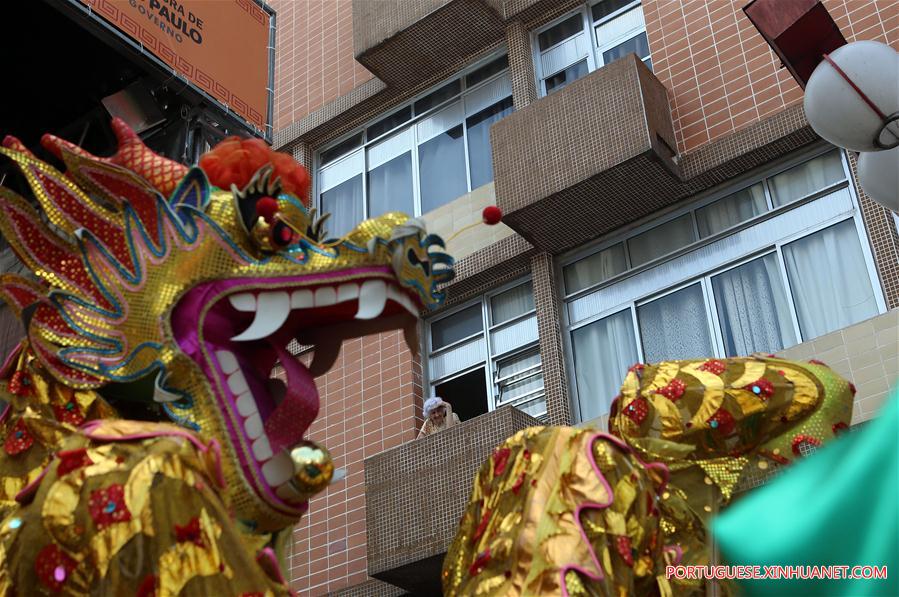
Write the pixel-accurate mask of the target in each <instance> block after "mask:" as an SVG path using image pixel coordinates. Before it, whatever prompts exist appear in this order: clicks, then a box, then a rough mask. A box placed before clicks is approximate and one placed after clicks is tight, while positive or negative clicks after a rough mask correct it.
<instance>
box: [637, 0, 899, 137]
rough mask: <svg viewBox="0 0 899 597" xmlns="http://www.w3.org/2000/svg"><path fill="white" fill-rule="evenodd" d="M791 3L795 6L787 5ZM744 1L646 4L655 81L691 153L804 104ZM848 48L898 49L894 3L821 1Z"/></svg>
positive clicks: (898, 13)
mask: <svg viewBox="0 0 899 597" xmlns="http://www.w3.org/2000/svg"><path fill="white" fill-rule="evenodd" d="M783 1H785V2H788V1H790V0H783ZM745 4H747V0H735V1H730V0H711V1H708V2H706V1H703V0H646V1H644V3H643V12H644V16H645V19H646V30H647V35H648V37H649V47H650V49H651V51H652V63H653V70H654V72H655V75H656V76H657V77H658V78H659V80H660V81H662V83H664V84H665V87H667V88H668V94H669V99H670V101H671V109H672V117H673V119H674V127H675V134H676V135H677V143H678V150H679V151H681V152H688V151H691V150H694V149H696V148H697V147H699V146H700V145H702V144H703V143H707V142H709V141H711V140H714V139H717V138H719V137H723V136H725V135H727V134H729V133H732V132H733V131H735V130H738V129H740V128H743V127H745V126H746V125H748V124H750V123H753V122H756V121H758V120H761V119H764V118H766V117H767V116H770V115H772V114H774V113H776V112H779V111H780V110H783V109H784V108H785V107H787V106H790V105H792V104H795V103H798V102H800V101H802V90H801V89H800V88H799V86H798V85H797V84H796V83H795V82H794V81H793V79H792V77H791V76H790V74H789V73H788V72H787V70H786V69H781V68H779V61H778V60H777V58H776V57H775V55H774V53H773V52H772V51H771V49H770V48H769V46H768V44H767V43H766V42H765V40H764V39H763V38H762V36H761V35H759V33H758V31H757V30H756V29H755V27H754V26H753V25H752V23H751V22H750V21H749V19H748V18H747V17H746V15H745V14H744V13H743V11H742V7H743V6H744V5H745ZM824 5H825V6H826V7H827V9H828V11H829V12H830V14H831V15H832V16H833V17H834V20H835V21H836V23H837V25H838V26H839V27H840V30H841V31H842V32H843V34H844V35H845V36H846V38H847V40H848V41H855V40H857V39H872V40H877V41H881V42H884V43H889V44H890V45H892V46H893V47H894V48H899V7H897V4H896V2H895V0H824Z"/></svg>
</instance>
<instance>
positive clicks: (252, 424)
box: [243, 413, 263, 439]
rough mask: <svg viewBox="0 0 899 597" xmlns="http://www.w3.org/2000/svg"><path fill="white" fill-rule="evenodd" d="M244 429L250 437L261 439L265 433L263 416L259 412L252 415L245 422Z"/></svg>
mask: <svg viewBox="0 0 899 597" xmlns="http://www.w3.org/2000/svg"><path fill="white" fill-rule="evenodd" d="M243 430H244V431H246V432H247V436H248V437H249V438H250V439H259V438H260V437H262V434H263V427H262V417H260V416H259V413H256V414H253V415H250V416H249V417H247V418H246V420H245V421H244V422H243Z"/></svg>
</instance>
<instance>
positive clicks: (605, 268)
mask: <svg viewBox="0 0 899 597" xmlns="http://www.w3.org/2000/svg"><path fill="white" fill-rule="evenodd" d="M626 269H627V262H626V261H625V258H624V243H618V244H617V245H612V246H611V247H609V248H608V249H603V250H602V251H600V252H599V253H594V254H593V255H590V256H589V257H584V258H583V259H581V260H580V261H575V262H574V263H572V264H571V265H566V266H565V268H564V269H563V270H562V277H563V278H564V279H565V292H566V294H571V293H573V292H577V291H578V290H583V289H584V288H587V287H588V286H593V285H594V284H599V283H600V282H602V281H603V280H608V279H609V278H611V277H612V276H617V275H618V274H620V273H621V272H623V271H625V270H626Z"/></svg>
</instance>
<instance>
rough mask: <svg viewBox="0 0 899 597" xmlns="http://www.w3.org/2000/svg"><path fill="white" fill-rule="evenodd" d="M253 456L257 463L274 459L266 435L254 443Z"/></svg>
mask: <svg viewBox="0 0 899 597" xmlns="http://www.w3.org/2000/svg"><path fill="white" fill-rule="evenodd" d="M253 456H255V457H256V461H257V462H265V461H266V460H268V459H269V458H271V457H272V447H271V445H269V443H268V438H267V437H265V436H264V435H263V436H262V437H260V438H259V439H257V440H256V441H254V442H253Z"/></svg>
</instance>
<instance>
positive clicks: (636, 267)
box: [562, 151, 886, 420]
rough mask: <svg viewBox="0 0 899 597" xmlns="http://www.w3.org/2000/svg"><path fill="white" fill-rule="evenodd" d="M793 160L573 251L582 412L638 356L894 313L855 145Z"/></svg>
mask: <svg viewBox="0 0 899 597" xmlns="http://www.w3.org/2000/svg"><path fill="white" fill-rule="evenodd" d="M786 166H787V167H786V168H782V169H780V171H775V172H773V173H772V175H770V176H767V177H764V178H761V179H759V178H758V177H757V178H756V179H755V180H749V181H747V182H748V184H744V185H743V186H742V188H737V189H736V190H730V191H725V192H723V193H720V192H719V193H715V194H714V195H711V196H709V197H707V198H705V199H702V200H700V201H697V202H696V203H694V204H693V205H690V206H688V207H686V208H682V209H681V210H679V211H677V212H674V213H672V214H671V215H669V216H667V217H666V218H665V219H664V220H663V221H656V222H650V223H647V224H644V225H643V226H640V227H638V228H636V229H635V230H633V231H631V232H629V233H628V234H626V235H624V236H623V237H619V238H613V239H610V240H609V241H607V242H605V243H603V244H602V245H599V246H598V247H597V249H598V250H596V249H594V250H593V252H592V253H591V254H589V255H586V256H575V257H574V259H568V260H563V262H562V279H563V282H564V285H565V292H566V298H565V303H566V304H565V307H566V308H565V317H566V326H567V330H568V332H567V337H566V342H567V343H568V344H569V345H570V348H571V355H572V356H571V358H572V359H573V367H571V371H572V377H573V380H572V386H573V389H574V392H573V393H574V395H575V396H576V399H577V402H578V408H579V416H580V419H581V420H588V419H592V418H595V417H598V416H600V415H602V414H604V413H606V412H608V409H609V405H610V403H611V400H612V398H613V397H614V396H615V395H616V394H617V393H618V389H619V386H620V384H621V381H622V379H624V376H625V374H626V372H627V369H628V367H630V366H631V365H632V364H634V363H635V362H640V361H645V362H658V361H663V360H674V359H689V358H696V357H704V356H710V357H711V356H718V357H725V356H728V357H731V356H740V355H750V354H753V353H772V352H777V351H779V350H782V349H784V348H787V347H790V346H793V345H795V344H798V343H800V342H804V341H807V340H811V339H813V338H816V337H818V336H821V335H823V334H827V333H829V332H832V331H834V330H838V329H841V328H843V327H845V326H848V325H851V324H853V323H857V322H859V321H862V320H864V319H867V318H869V317H873V316H874V315H877V314H878V313H881V312H883V311H884V310H885V309H886V306H885V304H884V301H883V297H882V296H881V294H880V289H879V285H878V284H877V283H876V278H875V275H876V274H875V273H874V272H875V270H874V267H873V260H872V257H871V255H870V252H869V250H868V247H867V244H866V243H863V242H861V240H860V238H861V237H860V234H864V233H863V228H862V224H861V216H860V213H859V210H858V204H857V200H856V198H855V196H854V195H853V191H852V188H851V187H850V185H849V182H848V176H847V172H848V169H847V165H846V164H845V163H844V159H843V156H842V154H841V153H840V152H838V151H830V152H827V153H824V154H821V155H818V156H816V157H814V158H812V159H806V160H805V161H801V160H793V161H792V163H789V164H786Z"/></svg>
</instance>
